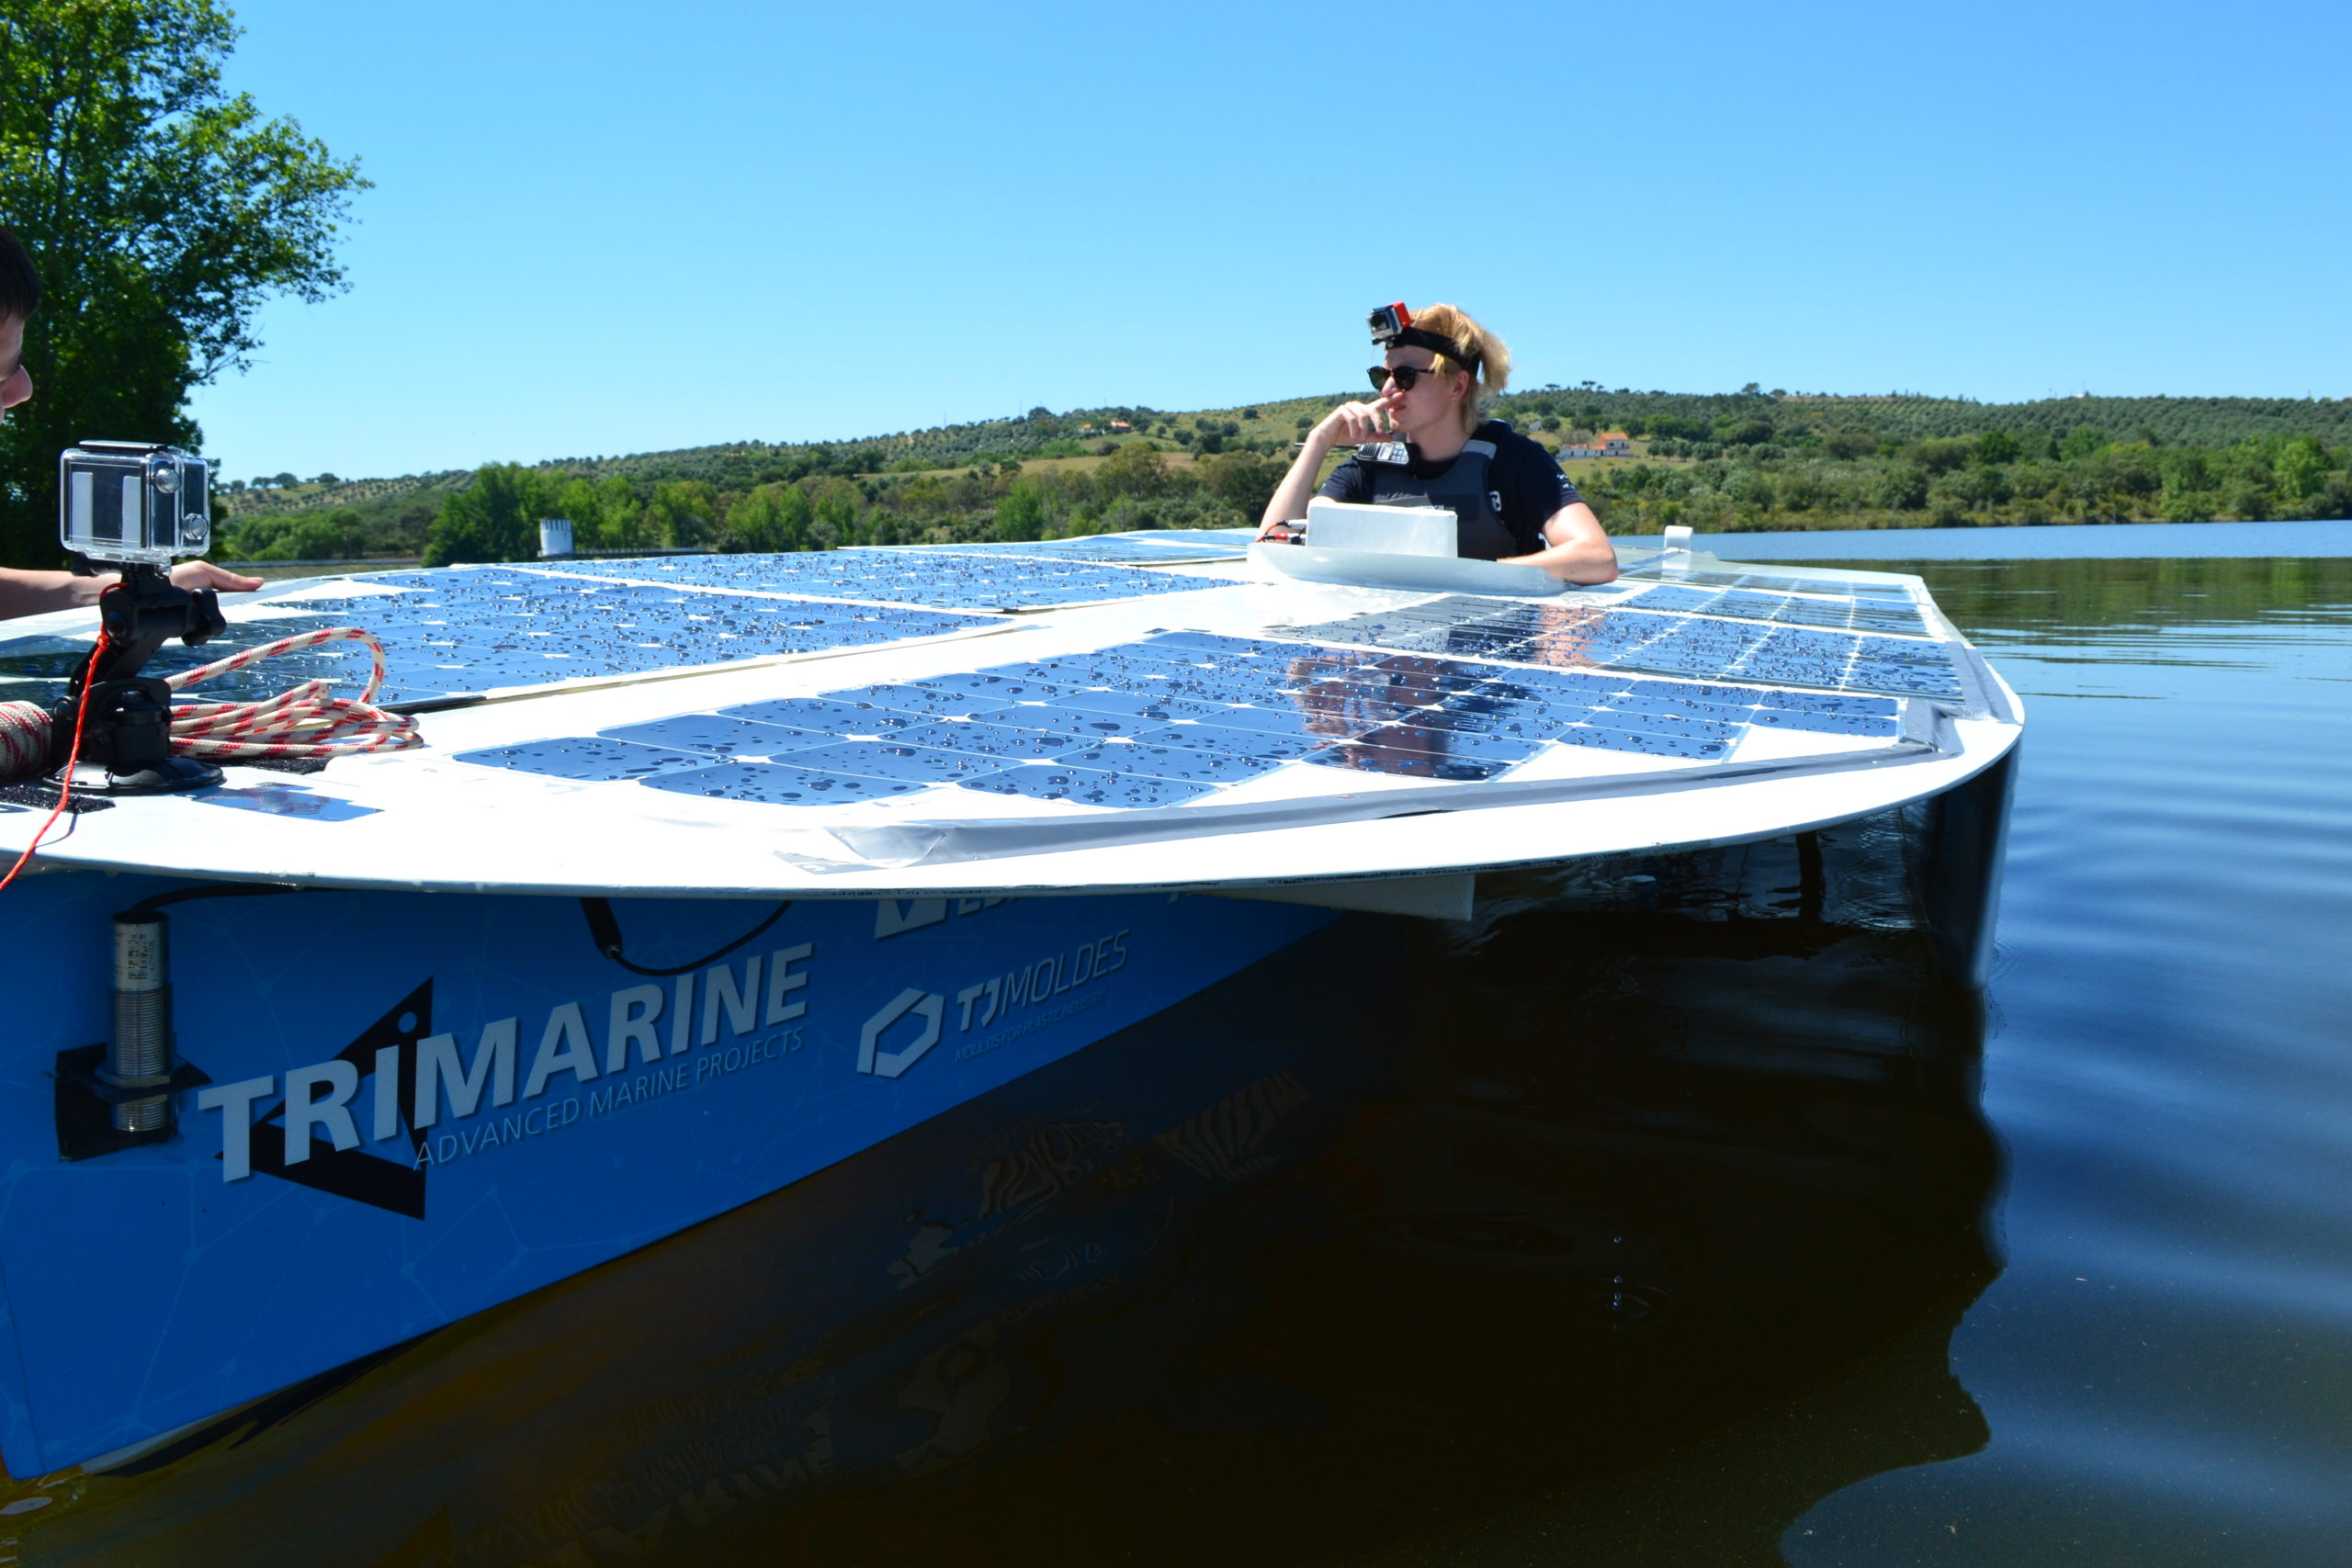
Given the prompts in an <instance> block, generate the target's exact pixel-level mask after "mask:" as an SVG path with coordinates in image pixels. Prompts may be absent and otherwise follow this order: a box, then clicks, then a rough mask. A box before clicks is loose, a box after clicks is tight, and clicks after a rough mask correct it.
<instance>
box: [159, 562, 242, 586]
mask: <svg viewBox="0 0 2352 1568" xmlns="http://www.w3.org/2000/svg"><path fill="white" fill-rule="evenodd" d="M172 586H173V587H175V588H185V589H187V590H188V591H189V592H195V591H196V590H197V589H199V588H213V589H218V590H220V592H223V593H250V592H253V591H254V589H256V588H259V587H260V586H261V579H260V578H258V577H240V576H238V575H237V574H236V573H235V572H233V571H231V570H227V569H226V568H224V567H217V566H214V565H213V564H212V563H211V562H210V561H209V560H184V561H182V562H180V564H179V565H177V566H175V567H174V568H172Z"/></svg>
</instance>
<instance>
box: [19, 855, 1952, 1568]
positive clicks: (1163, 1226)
mask: <svg viewBox="0 0 2352 1568" xmlns="http://www.w3.org/2000/svg"><path fill="white" fill-rule="evenodd" d="M1900 836H1901V835H1900V832H1899V824H1897V823H1896V822H1894V821H1893V820H1891V819H1886V818H1881V819H1875V820H1871V821H1866V822H1863V823H1860V824H1855V825H1850V826H1849V827H1847V828H1845V829H1838V831H1836V832H1835V833H1826V834H1823V835H1821V836H1820V837H1819V838H1818V839H1817V840H1803V841H1799V840H1784V841H1781V842H1776V843H1765V844H1757V845H1750V846H1747V847H1745V848H1741V849H1734V850H1725V851H1715V852H1706V853H1702V854H1695V855H1681V856H1676V857H1673V858H1670V859H1656V860H1649V861H1644V862H1635V861H1631V860H1624V859H1620V860H1615V861H1610V862H1603V863H1590V864H1586V865H1583V866H1580V867H1579V868H1577V870H1576V871H1574V872H1573V873H1571V874H1566V875H1565V876H1559V875H1555V876H1552V877H1549V878H1544V877H1533V876H1531V877H1526V878H1523V879H1520V880H1517V881H1515V882H1508V883H1506V882H1498V881H1497V880H1496V879H1492V878H1487V879H1483V880H1482V885H1481V893H1482V897H1481V902H1480V906H1479V909H1478V917H1477V919H1475V920H1473V921H1471V922H1469V923H1467V924H1464V925H1442V924H1437V923H1424V922H1415V921H1408V920H1402V919H1396V920H1391V919H1380V918H1374V917H1368V916H1356V917H1348V918H1346V919H1341V920H1340V921H1339V922H1337V923H1335V924H1333V925H1331V926H1329V927H1327V928H1325V929H1324V930H1322V931H1319V932H1318V933H1317V935H1315V936H1314V937H1312V938H1310V939H1308V940H1307V941H1306V942H1302V943H1301V944H1299V945H1297V946H1295V947H1294V948H1292V949H1290V950H1289V951H1287V952H1285V953H1282V954H1280V955H1278V956H1277V957H1275V958H1273V959H1271V960H1269V961H1267V962H1265V963H1262V964H1259V965H1257V966H1256V967H1254V968H1252V969H1250V970H1248V971H1245V972H1244V973H1242V974H1241V975H1239V976H1236V977H1234V978H1233V979H1231V980H1229V981H1227V982H1226V983H1224V984H1222V985H1220V986H1218V987H1214V988H1212V989H1211V990H1209V991H1206V992H1204V993H1203V994H1201V995H1200V996H1198V997H1196V998H1193V999H1192V1000H1191V1001H1188V1002H1186V1003H1183V1004H1182V1005H1180V1006H1178V1007H1176V1008H1174V1009H1172V1010H1170V1011H1168V1012H1166V1013H1164V1014H1162V1015H1160V1016H1159V1017H1157V1018H1154V1019H1152V1020H1150V1021H1148V1022H1146V1023H1144V1024H1142V1025H1139V1026H1137V1027H1136V1028H1133V1029H1130V1030H1128V1031H1126V1032H1124V1033H1122V1034H1119V1035H1115V1036H1114V1037H1113V1038H1111V1039H1110V1040H1108V1041H1106V1042H1104V1043H1101V1044H1098V1045H1096V1046H1094V1047H1092V1048H1091V1049H1089V1050H1086V1051H1084V1052H1082V1053H1080V1054H1079V1055H1076V1056H1073V1057H1070V1058H1069V1059H1067V1060H1064V1061H1062V1062H1060V1063H1058V1064H1057V1065H1055V1066H1050V1067H1047V1068H1046V1069H1044V1070H1042V1071H1039V1072H1037V1073H1035V1074H1033V1075H1031V1076H1030V1077H1026V1078H1023V1079H1022V1080H1020V1081H1018V1082H1015V1083H1013V1084H1012V1085H1010V1086H1009V1087H1007V1088H1005V1089H1001V1090H999V1091H997V1092H995V1093H993V1094H991V1095H989V1096H987V1097H986V1098H983V1099H980V1100H975V1101H972V1102H970V1103H967V1104H966V1105H964V1106H962V1107H960V1108H958V1109H956V1110H955V1111H951V1112H949V1113H948V1114H946V1115H944V1116H942V1117H940V1118H938V1119H936V1120H934V1121H933V1122H928V1123H926V1124H924V1125H922V1126H920V1127H917V1128H916V1129H914V1130H913V1131H911V1132H909V1133H905V1134H900V1135H899V1136H898V1137H896V1138H894V1139H892V1140H890V1141H888V1142H887V1143H885V1144H882V1145H878V1146H876V1147H874V1148H872V1149H869V1150H867V1151H866V1152H865V1153H864V1154H861V1155H859V1156H856V1157H854V1158H853V1159H851V1160H848V1161H846V1162H844V1163H842V1164H841V1165H838V1166H835V1167H833V1168H831V1169H828V1170H826V1171H824V1172H821V1173H820V1174H819V1175H817V1176H815V1177H812V1178H810V1179H807V1180H805V1181H802V1182H800V1183H798V1184H797V1185H796V1186H794V1187H792V1188H790V1189H788V1190H785V1191H782V1192H778V1193H776V1194H775V1195H773V1196H771V1197H768V1198H765V1199H763V1200H761V1201H757V1202H754V1203H752V1204H751V1205H749V1206H747V1207H745V1208H743V1209H741V1210H739V1211H736V1212H734V1213H730V1214H728V1215H725V1216H723V1217H721V1218H719V1219H718V1220H715V1221H712V1222H710V1223H708V1224H704V1225H701V1226H699V1227H697V1228H695V1229H694V1230H691V1231H689V1232H686V1233H684V1234H683V1235H677V1236H674V1237H672V1238H671V1239H669V1240H666V1241H663V1242H661V1243H659V1244H657V1245H655V1246H652V1247H648V1248H646V1249H645V1250H643V1251H641V1252H639V1253H636V1254H634V1255H632V1256H630V1257H628V1258H622V1259H620V1260H618V1261H616V1262H615V1263H612V1264H608V1265H606V1266H605V1267H603V1268H600V1269H594V1270H591V1271H589V1272H587V1273H585V1274H582V1275H580V1276H578V1277H576V1278H573V1279H571V1280H567V1281H566V1282H564V1283H562V1284H560V1285H556V1286H553V1287H551V1288H549V1289H547V1290H544V1291H541V1292H537V1293H536V1294H534V1295H531V1296H529V1297H526V1298H525V1299H523V1300H521V1301H518V1302H515V1303H510V1304H508V1305H506V1306H503V1307H500V1308H497V1309H494V1310H492V1311H489V1312H485V1313H482V1314H478V1315H476V1316H473V1317H470V1318H468V1319H466V1320H465V1321H463V1322H461V1323H458V1324H457V1325H454V1326H452V1327H449V1328H447V1329H444V1330H442V1331H440V1332H438V1333H436V1334H434V1335H432V1336H430V1337H426V1338H424V1339H422V1340H419V1341H415V1342H413V1343H412V1344H410V1345H408V1346H405V1347H402V1348H397V1349H395V1350H393V1351H390V1352H388V1353H386V1354H385V1355H384V1356H382V1357H379V1358H377V1359H374V1360H372V1361H370V1362H368V1363H366V1364H362V1365H359V1366H355V1367H349V1368H345V1369H343V1370H342V1371H339V1372H337V1373H335V1374H333V1375H331V1376H329V1377H326V1378H322V1379H319V1380H314V1381H313V1382H311V1383H310V1384H307V1385H303V1386H301V1387H299V1388H296V1389H293V1390H289V1391H287V1392H286V1393H282V1394H280V1395H277V1396H276V1397H273V1398H271V1399H269V1400H266V1401H264V1402H262V1403H260V1404H255V1405H253V1406H249V1407H247V1408H246V1409H244V1410H243V1411H241V1412H238V1413H236V1414H234V1415H232V1416H227V1417H224V1418H222V1419H221V1420H220V1421H219V1422H217V1423H214V1424H211V1425H209V1426H208V1427H203V1428H200V1429H198V1430H196V1431H194V1432H191V1433H187V1434H183V1435H181V1436H180V1437H179V1438H176V1439H175V1440H173V1441H169V1442H166V1443H164V1444H163V1445H161V1446H159V1447H156V1448H154V1449H153V1450H150V1451H148V1452H145V1453H143V1454H140V1455H137V1456H135V1457H132V1458H130V1459H127V1460H123V1461H119V1462H117V1463H115V1464H114V1465H113V1466H112V1467H111V1468H110V1469H108V1470H107V1471H105V1472H101V1473H94V1474H83V1473H80V1472H66V1473H65V1474H63V1475H61V1476H54V1477H49V1478H44V1480H43V1481H42V1482H40V1483H19V1484H18V1485H17V1495H16V1498H15V1501H14V1503H13V1504H11V1505H10V1510H11V1512H12V1513H13V1514H14V1516H15V1517H11V1518H9V1519H7V1520H6V1524H7V1525H9V1526H11V1527H13V1528H14V1529H15V1531H16V1533H17V1538H18V1547H17V1555H18V1557H19V1558H20V1560H21V1561H23V1562H28V1563H31V1562H124V1561H133V1560H136V1561H142V1562H145V1561H155V1562H162V1561H174V1562H229V1561H235V1562H335V1563H378V1564H384V1565H388V1568H389V1565H396V1564H416V1565H425V1564H451V1565H467V1568H470V1565H473V1564H483V1565H495V1568H503V1565H509V1564H520V1563H537V1564H547V1565H557V1564H562V1565H570V1568H586V1565H594V1564H603V1563H607V1562H632V1563H646V1562H678V1563H697V1564H700V1563H714V1562H715V1563H732V1562H741V1563H763V1564H764V1563H772V1562H800V1561H808V1562H843V1563H846V1562H923V1563H961V1562H969V1563H999V1562H1073V1563H1076V1562H1088V1563H1092V1562H1103V1561H1113V1560H1115V1561H1135V1562H1198V1561H1202V1560H1216V1561H1220V1562H1295V1561H1299V1560H1301V1559H1304V1558H1307V1557H1318V1558H1319V1557H1329V1558H1333V1559H1337V1560H1342V1561H1348V1560H1356V1561H1362V1560H1381V1561H1396V1562H1408V1561H1418V1560H1420V1557H1421V1555H1422V1554H1421V1553H1419V1552H1418V1551H1416V1550H1415V1549H1414V1547H1413V1545H1412V1543H1413V1541H1414V1540H1415V1539H1416V1538H1419V1539H1422V1540H1428V1541H1430V1542H1431V1543H1435V1544H1433V1545H1432V1547H1431V1549H1430V1550H1431V1551H1432V1552H1434V1551H1435V1550H1436V1547H1437V1546H1438V1545H1444V1544H1447V1543H1451V1544H1452V1546H1453V1549H1455V1550H1458V1549H1459V1548H1460V1545H1461V1542H1462V1540H1464V1539H1465V1538H1470V1537H1476V1539H1478V1540H1481V1541H1482V1542H1483V1543H1484V1544H1485V1545H1486V1546H1488V1547H1494V1546H1497V1545H1498V1544H1499V1543H1500V1542H1502V1541H1503V1540H1505V1539H1506V1538H1508V1537H1510V1535H1511V1534H1512V1532H1520V1533H1521V1534H1523V1535H1524V1536H1525V1537H1526V1538H1528V1539H1529V1540H1535V1539H1536V1538H1538V1537H1540V1538H1541V1540H1542V1541H1543V1542H1544V1545H1545V1548H1546V1551H1547V1554H1549V1553H1558V1552H1563V1551H1564V1550H1565V1554H1566V1555H1568V1556H1573V1557H1577V1558H1579V1559H1583V1558H1585V1557H1587V1556H1588V1555H1589V1559H1590V1560H1592V1561H1612V1562H1617V1561H1636V1560H1638V1561H1661V1562H1663V1561H1678V1562H1679V1561H1690V1562H1711V1563H1712V1562H1746V1561H1763V1562H1770V1561H1772V1560H1774V1557H1775V1552H1774V1544H1773V1543H1774V1542H1775V1541H1776V1540H1777V1539H1778V1538H1779V1536H1780V1535H1781V1532H1782V1531H1783V1530H1784V1529H1787V1528H1788V1526H1789V1524H1790V1521H1792V1519H1794V1518H1795V1517H1797V1516H1798V1515H1799V1514H1801V1513H1802V1512H1804V1509H1805V1508H1806V1507H1808V1506H1810V1505H1811V1504H1813V1503H1814V1502H1815V1501H1816V1500H1818V1499H1819V1498H1821V1497H1822V1496H1824V1495H1827V1494H1828V1493H1830V1492H1833V1491H1835V1490H1837V1489H1838V1488H1840V1487H1842V1486H1845V1485H1848V1484H1850V1483H1854V1482H1856V1481H1859V1480H1860V1479H1862V1478H1864V1477H1867V1476H1870V1475H1872V1474H1875V1473H1878V1472H1883V1471H1885V1470H1888V1469H1892V1468H1894V1467H1897V1466H1905V1465H1912V1464H1918V1463H1923V1462H1928V1461H1934V1460H1938V1459H1944V1458H1950V1457H1953V1456H1957V1455H1960V1454H1963V1453H1966V1452H1969V1451H1972V1450H1974V1449H1976V1448H1977V1447H1979V1446H1981V1445H1982V1443H1983V1442H1984V1440H1985V1435H1986V1434H1985V1427H1984V1423H1983V1420H1982V1418H1981V1416H1979V1415H1978V1413H1977V1411H1976V1408H1975V1406H1974V1405H1973V1403H1972V1402H1971V1401H1970V1400H1969V1398H1968V1396H1967V1395H1966V1393H1964V1392H1963V1391H1962V1389H1961V1387H1960V1386H1959V1384H1958V1382H1956V1381H1955V1380H1954V1379H1953V1378H1952V1376H1951V1373H1950V1372H1949V1371H1948V1370H1947V1366H1946V1359H1945V1347H1946V1342H1947V1340H1948V1337H1949V1336H1950V1333H1951V1328H1952V1326H1953V1325H1954V1324H1955V1323H1956V1321H1957V1320H1958V1316H1959V1314H1961V1312H1962V1310H1964V1309H1965V1307H1966V1306H1967V1305H1968V1303H1970V1302H1971V1301H1972V1300H1973V1298H1974V1296H1975V1295H1976V1293H1977V1292H1979V1291H1981V1290H1982V1288H1983V1287H1984V1285H1985V1282H1986V1281H1987V1280H1989V1279H1990V1278H1991V1276H1992V1273H1993V1271H1994V1264H1993V1262H1992V1259H1991V1257H1990V1254H1989V1249H1988V1241H1987V1224H1988V1220H1987V1214H1988V1211H1989V1206H1990V1203H1991V1201H1992V1197H1993V1194H1994V1190H1995V1186H1996V1176H1997V1161H1996V1154H1995V1150H1994V1146H1993V1143H1992V1140H1991V1137H1990V1134H1989V1133H1988V1130H1987V1128H1986V1126H1985V1122H1984V1121H1983V1119H1982V1117H1981V1115H1980V1114H1979V1111H1978V1109H1977V1081H1976V1065H1977V1060H1978V1052H1979V1047H1980V1044H1981V1039H1982V1019H1983V1015H1982V1011H1981V1003H1980V1002H1979V1000H1978V999H1977V998H1976V997H1975V995H1973V993H1970V992H1967V991H1964V990H1962V989H1959V988H1956V987H1951V986H1950V985H1948V984H1947V983H1946V982H1944V981H1943V980H1941V979H1939V978H1938V977H1937V971H1936V969H1935V967H1934V965H1933V964H1932V963H1931V961H1930V959H1929V957H1928V953H1927V950H1926V949H1927V944H1926V942H1924V940H1923V939H1922V938H1921V937H1920V935H1919V934H1918V932H1917V931H1916V930H1915V929H1914V928H1913V924H1912V922H1911V921H1910V919H1908V917H1907V915H1906V914H1905V908H1904V905H1905V899H1904V897H1903V894H1902V877H1901V875H1900V874H1899V872H1898V871H1897V870H1896V869H1895V864H1894V862H1895V858H1896V855H1897V853H1898V851H1899V839H1900ZM36 1499H38V1500H39V1501H36Z"/></svg>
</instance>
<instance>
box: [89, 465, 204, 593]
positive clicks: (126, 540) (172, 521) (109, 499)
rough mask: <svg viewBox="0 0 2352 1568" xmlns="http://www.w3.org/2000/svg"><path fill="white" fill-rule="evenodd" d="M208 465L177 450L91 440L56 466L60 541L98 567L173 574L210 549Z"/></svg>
mask: <svg viewBox="0 0 2352 1568" xmlns="http://www.w3.org/2000/svg"><path fill="white" fill-rule="evenodd" d="M211 478H212V471H211V468H210V466H209V464H207V463H206V462H205V460H204V459H203V458H201V457H191V456H189V455H188V454H187V453H186V452H183V451H181V450H180V449H179V448H178V447H176V446H153V445H151V444H149V443H147V442H143V441H85V442H83V443H82V444H81V445H80V446H71V447H68V448H66V450H65V451H64V452H62V454H60V455H59V457H58V459H57V502H58V507H57V512H58V515H57V536H58V538H59V539H60V540H61V541H62V543H63V544H64V546H65V547H66V548H67V549H69V550H72V551H74V553H75V554H76V555H81V556H86V557H88V558H90V559H92V560H107V561H122V562H132V563H143V564H145V565H149V566H162V567H168V566H170V565H171V564H172V562H173V561H174V560H175V559H176V558H179V557H181V556H200V555H202V554H203V553H204V552H205V550H206V549H208V548H209V547H210V546H211V543H212V517H211V499H212V498H211V490H212V486H211Z"/></svg>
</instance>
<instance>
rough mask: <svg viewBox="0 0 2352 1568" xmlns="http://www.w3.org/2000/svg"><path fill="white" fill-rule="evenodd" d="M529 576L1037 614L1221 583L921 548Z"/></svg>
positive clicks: (688, 559)
mask: <svg viewBox="0 0 2352 1568" xmlns="http://www.w3.org/2000/svg"><path fill="white" fill-rule="evenodd" d="M534 570H537V571H543V572H548V573H549V574H551V575H560V577H562V578H563V579H565V580H569V581H578V580H580V579H582V578H611V579H616V580H620V581H630V582H649V583H659V584H664V585H677V586H682V587H701V588H733V589H741V590H747V591H752V592H763V593H809V594H818V595H820V596H823V597H825V598H831V599H854V600H866V601H888V602H889V603H892V604H920V605H923V606H926V607H928V608H931V609H934V610H1001V609H1038V608H1043V607H1045V606H1047V605H1056V604H1088V603H1096V602H1101V601H1104V600H1111V599H1132V598H1136V597H1140V596H1146V595H1156V594H1167V593H1190V592H1197V591H1199V590H1201V589H1206V588H1223V587H1226V586H1228V585H1227V584H1226V583H1224V582H1221V581H1217V580H1216V579H1215V578H1209V577H1191V576H1186V575H1182V574H1181V573H1175V572H1167V571H1144V570H1139V569H1137V568H1135V567H1129V566H1119V565H1114V564H1107V563H1102V562H1091V561H1064V560H1049V559H1042V558H1027V557H1018V556H998V555H980V554H972V553H967V552H959V551H951V550H926V549H920V548H895V549H862V550H810V551H804V552H798V553H792V554H784V555H729V556H666V557H661V558H650V559H639V560H628V561H593V562H592V561H581V562H577V563H574V564H571V565H569V566H566V567H562V568H537V569H534Z"/></svg>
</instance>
